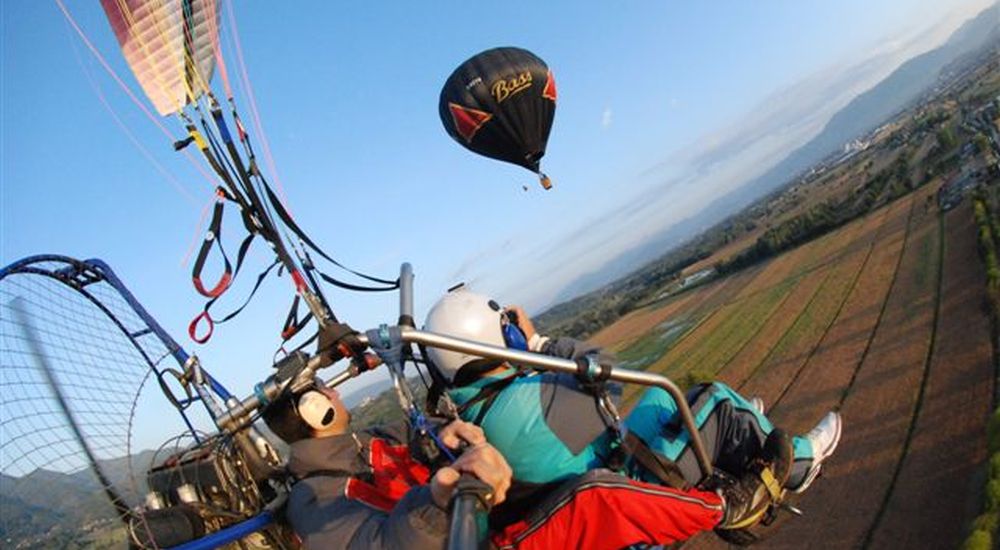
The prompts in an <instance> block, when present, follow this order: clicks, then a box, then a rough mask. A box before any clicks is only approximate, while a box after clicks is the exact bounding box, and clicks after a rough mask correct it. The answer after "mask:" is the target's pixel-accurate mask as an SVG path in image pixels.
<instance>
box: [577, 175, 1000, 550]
mask: <svg viewBox="0 0 1000 550" xmlns="http://www.w3.org/2000/svg"><path fill="white" fill-rule="evenodd" d="M939 185H940V181H937V182H935V183H933V184H930V185H926V186H924V187H922V188H921V189H919V190H917V191H915V192H913V193H910V194H908V195H905V196H903V197H902V198H900V199H898V200H896V201H894V202H891V203H889V204H887V205H885V206H883V207H882V208H880V209H878V210H875V211H873V212H871V213H869V214H868V215H866V216H864V217H862V218H859V219H857V220H855V221H853V222H852V223H850V224H848V225H845V226H844V227H841V228H840V229H838V230H837V231H834V232H831V233H829V234H827V235H826V236H824V237H821V238H819V239H816V240H814V241H811V242H809V243H806V244H804V245H802V246H800V247H798V248H795V249H793V250H791V251H789V252H786V253H785V254H782V255H780V256H777V257H775V258H773V259H771V260H770V261H768V262H765V263H764V264H762V265H759V266H757V267H755V268H753V269H749V270H744V271H742V272H738V273H736V274H734V275H732V276H730V277H728V278H722V279H719V280H716V281H714V282H712V283H710V284H708V285H705V286H703V287H700V288H697V289H693V290H690V291H688V292H685V293H682V294H680V295H677V296H674V297H672V298H670V299H669V300H667V301H664V302H661V303H656V304H653V305H650V306H648V307H646V308H643V309H640V310H638V311H635V312H633V313H631V314H629V315H628V316H626V317H623V318H622V319H621V320H619V321H618V322H617V323H615V324H613V325H611V326H610V327H608V328H606V329H605V330H603V331H601V332H600V333H598V334H597V335H595V337H594V338H593V339H592V340H593V341H596V342H599V343H601V344H602V345H606V346H610V347H612V348H613V349H615V350H616V351H617V352H618V353H619V354H620V355H622V356H623V358H625V359H626V360H632V361H638V363H635V364H633V365H630V366H640V367H641V368H645V369H647V370H649V371H652V372H659V373H664V374H666V375H668V376H669V377H671V378H673V379H674V380H683V377H684V376H685V374H687V373H690V372H693V371H698V372H700V373H702V374H709V375H714V376H715V377H717V378H718V379H721V380H723V381H725V382H727V383H729V384H731V385H733V386H735V387H738V388H740V389H741V391H742V392H743V393H744V394H746V395H757V396H760V397H762V398H763V399H764V401H765V403H766V405H767V408H768V413H769V416H771V417H772V419H773V420H775V422H776V424H777V425H779V426H782V427H784V428H786V429H788V430H789V431H792V432H794V433H802V432H804V431H807V430H808V429H809V428H810V427H811V426H812V425H813V424H814V423H815V422H816V421H817V420H818V419H819V418H820V417H821V416H822V415H823V414H824V413H825V412H826V411H828V410H831V409H837V410H840V411H841V413H842V414H843V416H844V422H845V429H844V435H843V438H842V440H841V443H840V447H839V450H838V452H837V454H836V455H834V457H833V458H832V459H830V460H829V461H828V462H827V463H826V464H825V466H824V475H823V476H822V477H821V479H820V480H819V481H817V482H816V484H815V485H814V486H813V487H812V488H811V489H810V490H809V491H808V492H806V493H805V494H804V495H802V496H801V497H800V498H799V499H798V501H797V503H796V504H797V505H798V506H800V507H801V508H803V509H804V510H805V511H806V517H804V518H800V519H794V520H791V521H787V522H785V523H784V524H783V525H782V527H781V529H780V530H778V531H777V532H776V533H775V535H774V537H772V538H770V539H769V540H767V541H766V543H764V546H767V547H772V548H801V547H802V546H803V544H804V542H805V541H808V542H811V543H813V544H816V545H819V547H822V548H857V547H865V546H871V547H876V548H887V547H934V548H954V547H957V546H960V544H961V541H962V539H963V537H964V536H965V533H966V529H967V525H968V522H969V521H970V520H971V519H972V518H973V517H975V515H976V514H977V513H978V511H979V508H978V506H979V503H980V502H981V493H982V483H981V475H982V471H983V465H984V463H985V460H986V447H985V440H984V434H985V424H986V420H987V418H988V415H989V411H990V407H991V399H992V395H993V385H994V382H993V380H994V371H993V365H992V359H991V354H992V348H991V345H990V340H989V334H990V323H989V318H988V317H987V314H986V310H985V308H984V306H983V304H984V300H985V292H986V290H985V283H984V275H983V271H982V267H981V265H980V264H979V259H978V257H977V252H976V229H975V225H974V223H973V221H972V212H971V208H970V206H969V204H968V201H966V203H963V204H962V205H960V206H959V207H958V208H956V209H954V210H951V211H949V212H947V213H941V212H939V211H938V209H937V208H932V207H930V203H931V200H929V199H928V197H931V196H933V194H934V193H935V192H936V190H937V187H938V186H939ZM626 395H627V396H630V397H634V395H635V391H634V390H633V391H632V392H631V393H627V394H626ZM686 546H687V547H695V548H702V547H704V548H718V547H722V546H723V545H722V543H721V541H719V540H718V539H716V538H715V537H714V536H711V535H704V536H702V537H700V538H696V539H695V540H693V541H690V542H689V543H688V544H687V545H686Z"/></svg>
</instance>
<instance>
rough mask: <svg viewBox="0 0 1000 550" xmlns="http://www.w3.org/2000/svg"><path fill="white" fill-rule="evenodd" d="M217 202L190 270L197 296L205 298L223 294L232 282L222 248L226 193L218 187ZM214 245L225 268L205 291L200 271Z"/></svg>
mask: <svg viewBox="0 0 1000 550" xmlns="http://www.w3.org/2000/svg"><path fill="white" fill-rule="evenodd" d="M215 193H216V195H217V196H218V200H216V201H215V208H214V209H213V212H212V221H211V223H209V225H208V231H207V232H206V233H205V239H204V240H203V241H202V243H201V249H200V250H198V257H197V258H196V259H195V261H194V267H193V268H192V269H191V279H192V280H193V281H194V288H195V290H197V291H198V294H201V295H202V296H205V297H206V298H217V297H219V296H221V295H222V293H223V292H225V291H226V289H227V288H229V285H230V284H231V283H232V282H233V266H232V264H231V263H229V256H227V255H226V249H225V248H224V247H223V246H222V213H223V206H225V200H226V199H227V197H226V191H225V189H223V188H221V187H219V188H216V190H215ZM213 243H215V245H216V247H217V248H218V249H219V253H220V254H222V260H223V262H225V268H224V269H223V271H222V275H221V276H220V277H219V281H218V282H217V283H216V284H215V286H214V287H212V288H211V289H205V287H204V285H202V282H201V271H202V269H204V268H205V260H206V259H207V258H208V253H209V251H211V250H212V244H213Z"/></svg>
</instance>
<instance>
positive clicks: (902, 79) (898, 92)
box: [746, 5, 1000, 193]
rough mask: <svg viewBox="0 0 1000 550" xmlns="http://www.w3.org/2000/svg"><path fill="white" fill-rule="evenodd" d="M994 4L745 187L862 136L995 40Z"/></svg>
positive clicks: (765, 183)
mask: <svg viewBox="0 0 1000 550" xmlns="http://www.w3.org/2000/svg"><path fill="white" fill-rule="evenodd" d="M997 10H998V7H997V5H993V6H992V7H990V8H988V9H986V10H985V11H983V12H982V13H980V14H979V15H978V16H976V17H975V18H973V19H970V20H969V21H967V22H966V23H965V24H963V25H962V26H961V27H959V29H958V30H956V31H955V32H954V33H952V35H951V37H949V38H948V40H947V41H946V42H945V43H944V44H942V45H941V46H939V47H937V48H935V49H933V50H931V51H929V52H926V53H923V54H921V55H918V56H916V57H914V58H912V59H910V60H909V61H906V62H905V63H903V64H902V65H900V66H899V68H897V69H896V70H895V71H893V72H892V73H891V74H890V75H889V76H888V77H886V78H885V79H884V80H882V81H881V82H879V83H878V84H877V85H876V86H874V87H873V88H872V89H870V90H868V91H867V92H864V93H862V94H860V95H858V96H857V97H855V98H854V99H853V100H851V102H850V103H848V104H847V105H846V106H845V107H844V108H843V109H841V110H840V111H838V112H837V113H836V114H835V115H833V117H832V118H831V119H830V121H829V122H827V124H826V126H825V127H824V128H823V130H822V131H821V132H820V133H819V135H817V136H816V137H815V138H813V139H812V140H811V141H809V142H808V143H806V144H805V145H803V146H802V147H800V148H799V149H796V150H795V151H794V152H792V153H791V154H790V155H788V156H787V157H786V158H785V159H784V160H782V161H781V162H780V163H778V164H777V165H776V166H775V167H774V168H772V169H770V170H768V171H767V172H765V173H764V174H763V175H762V176H760V177H758V178H756V179H754V180H752V181H750V182H748V183H747V184H746V187H752V188H756V189H760V190H761V192H763V193H767V192H769V191H772V190H774V189H776V188H777V187H779V186H781V185H783V184H785V183H787V182H788V181H789V180H790V179H792V178H793V177H795V176H796V175H798V174H800V173H801V172H804V171H805V170H808V169H809V168H810V167H812V166H813V165H814V164H816V163H818V162H819V161H821V160H823V159H824V158H825V157H826V156H827V155H829V154H831V153H834V152H836V151H839V150H841V148H842V147H843V146H844V144H845V143H847V142H848V141H850V140H852V139H855V138H857V137H859V136H862V135H864V134H866V133H868V132H870V131H871V130H874V129H875V128H877V127H878V126H879V125H881V124H883V123H885V122H886V121H887V120H889V119H890V118H891V117H893V116H894V115H896V114H897V113H899V112H901V111H903V110H904V109H905V108H906V107H908V106H909V105H911V104H912V103H913V102H914V101H916V100H917V99H919V98H920V96H921V95H922V94H923V93H924V92H926V91H927V90H928V89H930V88H931V87H932V86H934V84H935V83H936V82H937V81H938V78H939V77H940V75H941V72H942V70H943V69H944V68H945V67H947V66H948V65H949V64H951V63H952V62H954V61H955V60H957V59H959V58H961V57H962V56H965V55H966V54H969V53H971V52H974V51H976V50H979V49H980V48H983V47H984V46H988V45H992V47H996V46H997V45H998V44H1000V18H998V16H997Z"/></svg>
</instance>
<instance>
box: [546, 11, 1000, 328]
mask: <svg viewBox="0 0 1000 550" xmlns="http://www.w3.org/2000/svg"><path fill="white" fill-rule="evenodd" d="M998 9H1000V8H998V5H997V4H994V5H993V6H991V7H990V8H988V9H986V10H984V11H983V12H982V13H980V14H979V15H978V16H976V17H975V18H973V19H970V20H969V21H967V22H966V23H964V24H963V25H962V26H961V27H959V28H958V30H956V31H955V32H954V33H952V35H951V36H950V37H949V38H948V40H947V41H946V42H945V43H944V44H942V45H941V46H939V47H937V48H935V49H933V50H931V51H929V52H926V53H923V54H921V55H918V56H916V57H913V58H912V59H910V60H908V61H906V62H905V63H903V64H902V65H900V66H899V67H898V68H897V69H896V70H895V71H893V72H892V73H891V74H890V75H889V76H888V77H886V78H885V79H883V80H882V81H881V82H879V83H878V84H877V85H875V86H874V87H872V88H871V89H870V90H868V91H866V92H863V93H861V94H860V95H858V96H857V97H855V98H854V99H853V100H851V101H850V102H849V103H848V104H847V105H846V106H845V107H844V108H843V109H841V110H840V111H838V112H837V113H836V114H834V115H833V117H831V119H830V120H829V122H827V124H826V126H825V127H824V128H823V130H822V131H821V132H820V133H819V134H818V135H817V136H816V137H814V138H813V139H812V140H810V141H809V142H807V143H806V144H805V145H803V146H802V147H800V148H798V149H796V150H795V151H793V152H791V153H790V154H789V155H788V156H787V157H785V159H783V160H782V161H780V162H779V163H778V164H777V165H775V166H774V167H773V168H771V169H770V170H768V171H767V172H765V173H764V174H763V175H761V176H759V177H757V178H755V179H753V180H750V181H748V182H746V183H744V184H742V185H741V186H740V187H739V188H738V189H736V190H735V191H733V192H732V193H729V194H727V195H726V196H723V197H719V198H718V199H716V200H715V201H713V202H712V203H710V204H709V205H708V206H706V207H705V208H703V209H702V210H701V211H700V212H698V213H697V214H696V215H694V216H692V217H691V218H688V219H687V220H684V221H683V222H680V223H678V224H675V225H673V226H671V227H669V228H667V229H665V230H664V231H662V232H660V233H659V234H656V235H654V236H652V237H650V238H649V239H647V240H646V241H645V242H644V243H642V244H640V245H638V246H636V247H633V248H631V249H629V250H626V251H625V252H623V253H621V254H619V255H618V256H616V257H614V258H612V259H611V260H610V261H608V262H607V263H605V264H604V265H603V266H602V267H601V268H600V269H597V270H594V271H591V272H589V273H585V274H583V275H581V276H580V277H578V278H577V279H575V280H573V281H572V282H570V283H569V284H567V285H566V286H565V287H563V289H561V290H560V291H559V292H558V293H557V295H556V298H554V299H553V301H552V304H560V303H562V302H565V301H566V300H570V299H572V298H575V297H578V296H581V295H582V294H584V293H587V292H591V291H594V290H596V289H599V288H600V287H602V286H603V285H606V284H609V283H611V282H612V281H616V280H618V279H620V278H622V277H625V276H627V275H629V274H630V273H632V272H633V271H635V270H637V269H639V268H640V267H641V266H643V265H644V264H647V263H650V262H657V261H659V258H661V257H662V256H664V255H665V253H669V251H670V250H671V249H673V248H675V247H676V246H677V245H678V243H681V242H684V241H686V240H688V239H690V238H692V237H693V236H695V235H697V234H698V233H700V232H701V231H704V230H706V229H708V228H709V227H711V226H713V225H714V224H716V223H718V222H719V221H720V220H722V219H724V218H726V217H727V216H730V215H732V214H735V213H736V212H738V211H740V210H741V209H743V208H745V207H747V206H749V205H750V204H752V203H753V202H754V201H756V200H757V199H760V198H761V197H764V196H766V195H768V194H770V193H773V192H775V191H777V190H778V189H780V188H782V187H783V186H785V185H786V184H788V183H789V182H791V181H792V179H793V178H795V177H797V176H798V175H800V174H802V173H804V172H806V171H807V170H809V169H810V168H811V167H813V166H814V165H816V164H817V163H819V162H820V161H822V160H823V159H825V158H826V157H827V156H829V155H830V154H831V153H834V152H837V151H840V150H841V149H842V147H843V146H844V144H845V143H847V142H849V141H851V140H853V139H855V138H857V137H860V136H862V135H864V134H866V133H868V132H869V131H871V130H873V129H875V128H877V127H879V126H880V125H881V124H884V123H885V122H886V121H887V120H889V119H890V118H891V117H892V116H894V115H896V114H897V113H899V112H901V111H903V110H904V109H905V108H906V107H907V106H909V105H911V104H912V103H913V102H915V101H916V100H918V99H919V98H920V96H921V95H922V94H924V93H925V92H927V91H928V90H929V89H931V88H932V87H933V86H934V85H935V84H936V83H937V82H938V79H939V78H940V77H941V75H942V71H944V70H945V69H946V68H947V67H948V66H949V65H950V64H951V63H953V62H955V61H957V60H959V59H961V58H962V57H964V56H967V55H969V54H971V53H973V52H975V51H977V50H981V49H983V48H989V47H992V48H997V47H1000V20H998V17H997V10H998ZM552 307H554V306H551V307H549V308H547V309H546V311H545V313H548V312H549V311H550V310H551V309H552Z"/></svg>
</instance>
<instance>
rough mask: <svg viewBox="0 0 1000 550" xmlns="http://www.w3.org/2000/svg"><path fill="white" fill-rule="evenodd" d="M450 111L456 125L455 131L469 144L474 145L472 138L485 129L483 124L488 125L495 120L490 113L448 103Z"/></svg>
mask: <svg viewBox="0 0 1000 550" xmlns="http://www.w3.org/2000/svg"><path fill="white" fill-rule="evenodd" d="M448 109H449V110H450V111H451V119H452V121H454V123H455V130H457V131H458V133H459V134H461V136H462V137H463V138H465V141H467V142H469V143H472V138H473V137H474V136H475V135H476V132H478V131H479V129H480V128H482V127H483V124H486V123H487V122H489V120H490V119H491V118H493V115H492V114H490V113H487V112H485V111H480V110H478V109H470V108H469V107H462V106H461V105H458V104H456V103H448Z"/></svg>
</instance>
